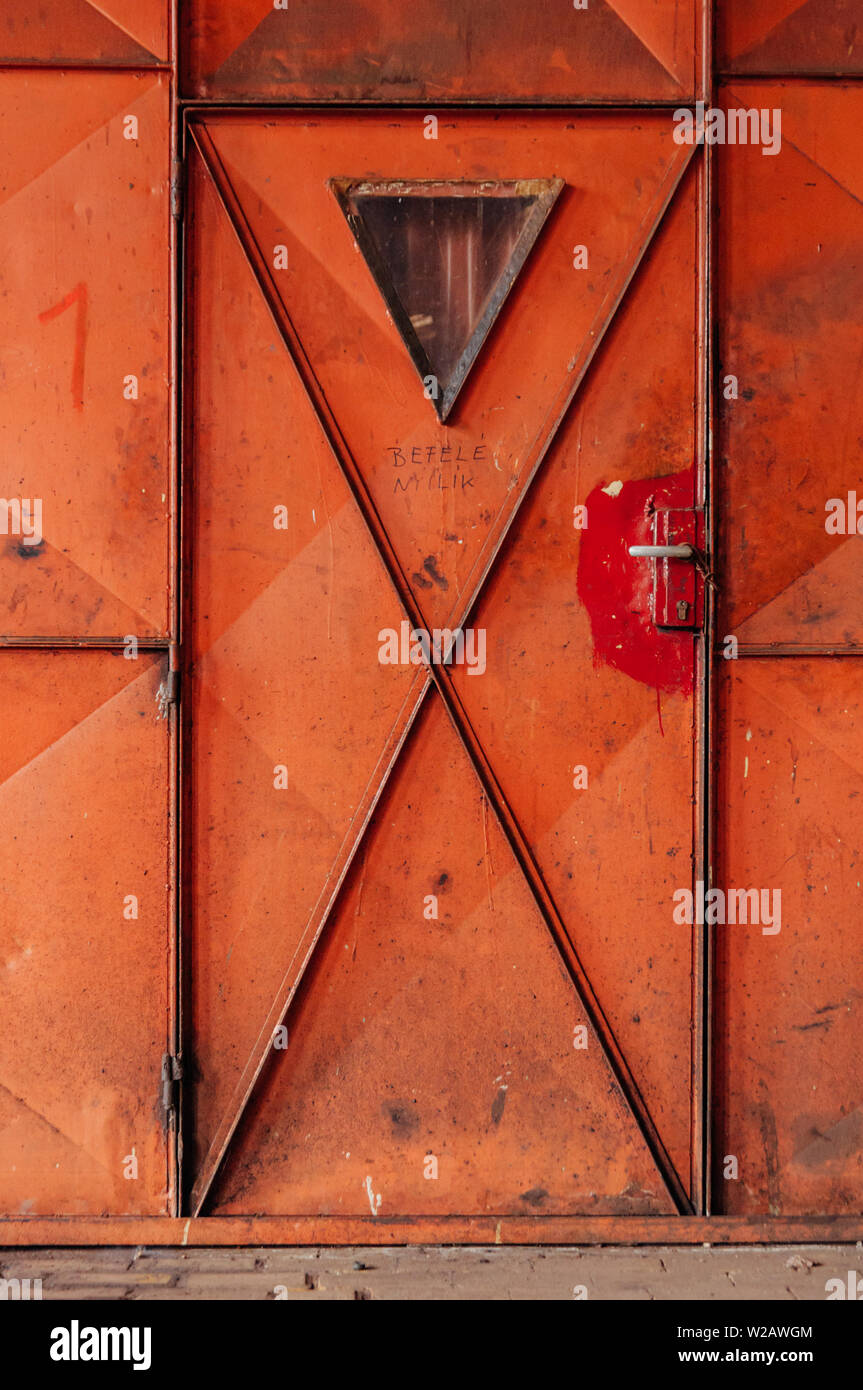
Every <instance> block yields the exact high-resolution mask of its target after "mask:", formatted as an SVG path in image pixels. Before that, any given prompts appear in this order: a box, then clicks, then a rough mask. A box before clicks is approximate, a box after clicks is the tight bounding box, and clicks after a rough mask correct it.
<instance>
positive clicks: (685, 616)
mask: <svg viewBox="0 0 863 1390" xmlns="http://www.w3.org/2000/svg"><path fill="white" fill-rule="evenodd" d="M703 529H704V514H703V512H700V511H696V510H695V509H694V508H691V509H689V508H683V507H681V508H674V509H666V510H664V511H655V512H654V513H653V544H652V545H631V546H629V547H628V549H629V554H630V555H632V556H633V557H635V558H636V559H643V560H652V561H653V621H654V622H655V624H656V626H657V627H660V628H672V629H676V630H678V631H679V630H680V629H681V628H685V629H686V630H687V631H689V632H697V631H698V629H699V628H700V627H701V622H702V614H703V611H704V577H705V571H706V568H707V566H706V562H705V560H704V557H703V555H702V553H701V550H700V549H699V546H700V545H701V542H702V536H703Z"/></svg>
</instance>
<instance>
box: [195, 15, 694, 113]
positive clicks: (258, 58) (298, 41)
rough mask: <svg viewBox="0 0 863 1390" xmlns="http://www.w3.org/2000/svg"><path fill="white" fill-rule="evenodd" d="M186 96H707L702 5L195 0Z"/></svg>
mask: <svg viewBox="0 0 863 1390" xmlns="http://www.w3.org/2000/svg"><path fill="white" fill-rule="evenodd" d="M181 22H182V24H183V37H184V57H183V79H182V80H183V86H184V92H185V94H186V95H187V96H191V97H199V98H201V97H203V98H207V99H216V100H219V101H235V100H236V101H285V102H296V101H378V102H381V101H384V102H394V101H423V102H433V103H434V104H435V105H438V104H440V103H442V102H472V101H483V102H529V103H535V104H537V103H543V102H562V101H566V102H640V103H647V102H669V101H674V102H676V101H678V100H680V101H684V100H690V99H693V98H694V97H695V96H696V95H699V94H700V93H701V60H702V32H703V28H704V25H705V22H706V20H705V7H704V5H703V4H702V3H701V0H590V3H589V4H588V3H587V0H585V3H583V4H582V3H579V4H578V5H575V4H573V3H572V0H546V3H543V4H537V5H524V4H521V3H519V0H503V3H501V0H471V3H470V5H468V6H465V5H464V4H461V3H459V0H442V2H441V3H440V4H437V5H436V6H435V8H434V10H433V11H428V12H425V11H423V10H421V9H417V8H415V7H414V8H412V7H410V6H406V5H405V4H404V3H403V0H371V2H369V0H363V3H359V0H342V3H340V4H338V5H334V4H331V3H330V0H304V3H303V4H302V5H294V4H291V5H290V6H288V4H287V3H285V4H284V5H281V4H279V5H274V4H273V3H272V0H191V3H189V4H188V5H186V6H184V7H183V14H182V15H181Z"/></svg>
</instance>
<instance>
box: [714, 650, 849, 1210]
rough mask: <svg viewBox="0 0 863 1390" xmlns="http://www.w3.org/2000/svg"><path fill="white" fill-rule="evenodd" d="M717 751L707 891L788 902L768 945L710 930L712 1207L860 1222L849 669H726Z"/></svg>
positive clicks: (827, 665) (809, 665)
mask: <svg viewBox="0 0 863 1390" xmlns="http://www.w3.org/2000/svg"><path fill="white" fill-rule="evenodd" d="M719 739H720V743H719V746H720V748H721V749H722V751H723V757H722V760H721V764H720V774H719V778H718V783H717V795H718V798H719V804H720V806H725V807H728V808H729V809H728V811H727V812H726V813H725V814H724V815H722V816H721V817H720V820H719V832H718V845H717V860H718V877H717V881H718V882H720V883H723V884H727V885H729V886H732V885H733V886H738V885H739V886H740V887H741V888H749V887H752V886H754V885H766V886H769V887H770V888H771V889H774V888H778V889H780V890H781V893H782V898H781V913H782V923H781V931H780V932H779V933H778V934H775V935H764V934H763V933H762V929H761V927H760V926H754V927H753V926H728V927H725V928H724V929H719V930H718V938H717V939H718V946H717V950H718V956H717V1006H718V1007H717V1024H716V1038H717V1045H718V1050H719V1051H718V1063H717V1073H716V1077H717V1079H716V1086H717V1100H718V1115H717V1144H716V1170H717V1171H716V1190H717V1194H718V1201H719V1210H722V1211H725V1212H729V1213H758V1212H760V1213H770V1214H772V1215H777V1214H780V1213H781V1214H791V1213H799V1214H810V1213H811V1214H814V1213H820V1212H824V1213H831V1214H834V1215H840V1214H841V1213H842V1212H845V1211H848V1212H859V1210H860V1204H861V1201H863V1145H861V1139H863V1111H861V1107H860V1075H861V1066H863V1051H861V1041H860V1039H861V1029H860V1009H861V989H860V974H861V967H863V947H861V944H860V923H861V910H860V894H861V890H860V881H861V853H860V836H859V826H860V797H861V794H863V735H861V723H860V669H859V662H858V660H857V659H852V658H845V659H844V660H832V659H830V658H827V657H820V658H817V659H811V660H806V659H804V658H801V657H796V658H791V659H789V658H782V659H774V660H758V659H748V660H746V661H741V662H739V663H737V664H735V665H730V664H729V665H728V666H727V667H726V668H725V671H724V672H723V681H722V691H721V715H720V730H719ZM728 1156H734V1157H736V1158H737V1160H738V1163H739V1179H737V1180H726V1179H725V1178H724V1176H723V1174H724V1169H725V1167H726V1163H727V1157H728Z"/></svg>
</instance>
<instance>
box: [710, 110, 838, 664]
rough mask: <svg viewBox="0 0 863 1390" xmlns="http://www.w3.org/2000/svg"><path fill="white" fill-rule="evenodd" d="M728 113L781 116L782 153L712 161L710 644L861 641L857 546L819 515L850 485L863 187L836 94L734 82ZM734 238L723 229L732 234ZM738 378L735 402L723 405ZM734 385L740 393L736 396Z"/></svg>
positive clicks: (744, 151) (750, 152) (735, 154)
mask: <svg viewBox="0 0 863 1390" xmlns="http://www.w3.org/2000/svg"><path fill="white" fill-rule="evenodd" d="M724 100H725V103H726V105H729V106H743V107H752V106H758V107H762V106H764V107H769V108H773V107H781V109H782V119H783V143H782V148H781V151H780V153H779V154H778V155H776V156H775V157H772V158H764V157H763V156H762V154H761V151H760V150H759V149H758V148H757V147H753V146H748V147H744V146H738V147H735V148H727V149H723V150H722V151H721V152H720V153H719V155H718V159H717V166H718V187H719V199H720V205H721V207H722V209H723V222H722V227H723V234H722V235H721V237H720V238H719V258H720V259H719V272H718V280H719V294H720V296H721V298H720V303H721V306H722V312H721V314H720V317H719V352H720V361H721V368H720V373H719V384H720V390H719V391H718V393H717V394H718V398H719V419H718V440H719V447H720V459H721V468H722V473H721V486H720V490H719V517H720V540H721V546H722V551H723V553H724V554H725V555H727V556H729V557H733V559H731V561H730V563H728V564H727V565H726V566H724V568H723V582H722V585H721V586H720V594H721V606H720V616H719V633H720V636H721V637H722V636H724V635H725V634H731V635H734V636H736V637H737V638H738V640H739V641H740V642H741V643H746V644H753V645H762V644H765V643H784V644H789V645H799V646H808V645H816V646H827V647H834V646H845V645H859V643H860V642H861V637H863V627H861V613H863V572H861V567H860V564H859V561H858V558H857V551H858V549H859V541H858V540H857V539H856V538H855V537H853V536H848V535H829V534H828V533H827V531H826V521H827V511H826V506H827V503H828V500H829V499H831V498H838V499H842V501H843V503H844V502H845V501H846V499H847V496H848V493H849V492H851V491H855V490H856V491H857V492H859V493H860V495H861V498H863V489H861V488H860V472H859V462H858V448H857V444H858V435H859V430H858V429H857V426H856V423H855V422H856V421H857V420H858V419H859V417H860V415H861V411H863V394H861V390H863V388H861V382H860V373H859V362H860V357H861V353H863V326H861V322H860V316H859V314H858V313H857V309H856V305H857V303H858V302H859V301H860V299H861V296H863V256H861V251H863V211H861V206H860V199H861V195H863V179H861V176H860V171H859V162H858V161H857V160H856V159H855V153H854V146H853V142H849V140H848V130H849V129H852V128H854V127H855V126H856V125H857V123H858V122H859V121H860V120H861V118H863V95H861V93H860V92H859V91H858V90H857V89H856V88H854V87H851V86H849V85H846V84H826V83H817V84H816V83H794V84H769V85H766V84H759V85H758V86H751V87H747V86H743V87H741V86H740V85H739V84H738V83H735V84H733V86H730V87H728V88H727V89H726V91H725V96H724ZM731 228H733V231H731V230H729V229H731ZM730 376H733V377H734V378H736V381H737V384H738V385H737V388H736V389H737V390H738V392H739V395H738V399H727V398H726V391H727V387H726V383H727V382H728V379H729V377H730ZM731 389H735V388H733V387H732V388H731Z"/></svg>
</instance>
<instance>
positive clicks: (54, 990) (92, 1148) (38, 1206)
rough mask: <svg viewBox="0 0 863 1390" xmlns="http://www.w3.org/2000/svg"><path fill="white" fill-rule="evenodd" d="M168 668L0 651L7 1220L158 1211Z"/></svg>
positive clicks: (162, 1189)
mask: <svg viewBox="0 0 863 1390" xmlns="http://www.w3.org/2000/svg"><path fill="white" fill-rule="evenodd" d="M166 665H167V663H166V660H165V659H164V658H159V657H157V656H155V655H153V654H147V653H141V654H140V655H139V657H138V659H137V660H135V661H132V660H126V659H125V658H124V657H123V655H122V654H121V653H119V652H114V653H108V652H86V651H75V652H44V651H15V652H12V651H5V652H2V653H0V704H2V708H3V732H2V738H0V769H2V770H0V779H2V780H0V820H2V825H3V833H2V836H0V846H2V849H0V855H2V868H0V880H2V883H3V891H2V895H0V939H2V959H3V970H2V976H0V995H2V998H0V1013H2V1018H3V1043H4V1045H3V1049H2V1063H0V1209H2V1211H3V1212H4V1213H5V1214H7V1215H10V1216H13V1217H18V1216H22V1215H33V1216H38V1215H42V1216H51V1215H67V1216H86V1215H92V1216H107V1215H129V1214H136V1213H137V1214H141V1215H154V1214H157V1213H167V1211H168V1210H169V1208H168V1204H167V1187H168V1181H169V1154H168V1146H167V1141H166V1135H165V1130H164V1127H163V1122H162V1119H161V1117H160V1115H159V1112H158V1108H157V1105H158V1075H159V1064H160V1057H161V1054H162V1053H163V1052H164V1051H165V1049H166V1047H167V1046H168V1036H169V1033H168V1029H169V980H168V973H169V970H168V966H169V922H170V907H171V895H172V887H171V881H170V879H171V875H170V869H169V857H168V846H167V838H166V823H167V811H168V806H167V797H168V724H167V722H166V721H165V720H164V719H163V717H162V715H161V714H160V710H159V706H158V703H157V692H158V689H159V685H160V682H161V681H162V680H163V678H164V675H165V670H166ZM130 1160H134V1162H130ZM133 1170H134V1171H133Z"/></svg>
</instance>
